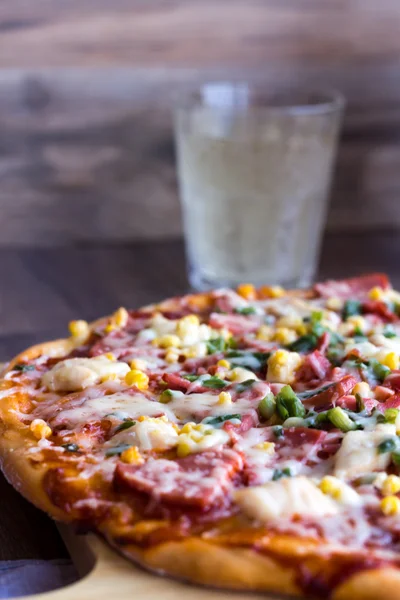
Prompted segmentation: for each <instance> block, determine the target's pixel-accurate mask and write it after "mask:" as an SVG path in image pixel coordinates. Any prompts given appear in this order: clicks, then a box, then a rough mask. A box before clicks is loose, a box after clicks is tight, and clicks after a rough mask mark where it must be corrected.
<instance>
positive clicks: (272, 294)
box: [259, 285, 285, 298]
mask: <svg viewBox="0 0 400 600" xmlns="http://www.w3.org/2000/svg"><path fill="white" fill-rule="evenodd" d="M259 294H260V296H262V297H263V298H281V297H282V296H284V295H285V290H284V289H283V288H282V287H281V286H280V285H272V286H269V285H263V286H262V287H260V289H259Z"/></svg>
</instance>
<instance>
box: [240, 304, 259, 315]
mask: <svg viewBox="0 0 400 600" xmlns="http://www.w3.org/2000/svg"><path fill="white" fill-rule="evenodd" d="M235 313H238V314H239V315H254V314H255V313H256V309H255V308H254V307H253V306H245V307H244V308H235Z"/></svg>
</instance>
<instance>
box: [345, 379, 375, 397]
mask: <svg viewBox="0 0 400 600" xmlns="http://www.w3.org/2000/svg"><path fill="white" fill-rule="evenodd" d="M351 393H352V394H353V395H354V396H355V395H356V394H360V396H361V398H373V396H374V393H373V392H372V391H371V388H370V387H369V385H368V383H367V382H366V381H360V382H359V383H356V385H355V386H354V387H353V389H352V390H351Z"/></svg>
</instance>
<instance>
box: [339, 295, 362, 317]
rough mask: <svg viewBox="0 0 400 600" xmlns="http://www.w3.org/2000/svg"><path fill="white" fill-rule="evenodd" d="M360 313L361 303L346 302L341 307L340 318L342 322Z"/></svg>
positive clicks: (355, 301)
mask: <svg viewBox="0 0 400 600" xmlns="http://www.w3.org/2000/svg"><path fill="white" fill-rule="evenodd" d="M360 313H361V302H360V301H359V300H346V302H345V303H344V307H343V312H342V317H343V319H344V320H346V319H348V318H349V317H354V315H359V314H360Z"/></svg>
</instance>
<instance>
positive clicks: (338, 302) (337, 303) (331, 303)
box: [326, 296, 344, 311]
mask: <svg viewBox="0 0 400 600" xmlns="http://www.w3.org/2000/svg"><path fill="white" fill-rule="evenodd" d="M343 304H344V301H343V300H342V299H341V298H337V297H336V296H331V297H330V298H328V299H327V301H326V308H328V309H329V310H336V311H339V310H342V308H343Z"/></svg>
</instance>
